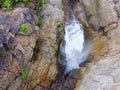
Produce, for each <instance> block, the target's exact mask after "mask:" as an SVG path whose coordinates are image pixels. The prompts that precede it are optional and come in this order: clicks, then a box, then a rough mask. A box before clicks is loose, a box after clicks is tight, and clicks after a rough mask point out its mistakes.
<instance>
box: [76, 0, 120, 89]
mask: <svg viewBox="0 0 120 90" xmlns="http://www.w3.org/2000/svg"><path fill="white" fill-rule="evenodd" d="M79 1H80V3H79V4H78V3H77V5H76V6H77V7H75V9H74V11H75V13H76V15H77V17H78V18H79V19H80V20H81V22H82V23H83V24H84V25H85V29H86V30H87V31H88V32H90V33H91V38H92V43H93V44H92V47H93V48H92V51H91V54H90V58H89V60H90V61H91V62H89V63H88V64H87V65H86V68H83V69H84V74H83V75H82V76H80V78H79V80H78V81H77V84H76V88H75V90H103V89H104V90H119V89H120V78H119V75H120V71H119V70H120V67H119V63H120V60H119V58H120V53H119V52H120V49H119V48H120V40H119V39H118V38H119V37H120V31H119V30H120V21H119V11H120V10H119V9H118V7H119V6H120V1H119V0H97V1H96V0H79ZM80 9H81V10H80ZM82 15H85V16H86V17H85V16H82ZM87 22H88V23H87ZM90 28H91V29H90ZM81 69H82V68H81ZM80 72H81V71H80Z"/></svg>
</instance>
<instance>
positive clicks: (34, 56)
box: [32, 48, 39, 59]
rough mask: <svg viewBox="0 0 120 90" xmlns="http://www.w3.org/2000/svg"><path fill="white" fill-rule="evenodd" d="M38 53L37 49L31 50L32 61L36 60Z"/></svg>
mask: <svg viewBox="0 0 120 90" xmlns="http://www.w3.org/2000/svg"><path fill="white" fill-rule="evenodd" d="M38 53H39V49H38V48H34V49H33V56H32V59H36V58H37V54H38Z"/></svg>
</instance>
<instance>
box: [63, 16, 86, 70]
mask: <svg viewBox="0 0 120 90" xmlns="http://www.w3.org/2000/svg"><path fill="white" fill-rule="evenodd" d="M64 39H65V47H64V48H65V57H66V58H65V61H66V68H65V72H69V71H70V70H73V69H77V68H79V64H81V63H83V61H84V60H83V55H82V50H83V48H84V31H83V26H82V25H81V24H80V23H79V21H78V20H76V18H75V16H74V15H73V19H72V20H70V21H69V22H66V24H65V36H64Z"/></svg>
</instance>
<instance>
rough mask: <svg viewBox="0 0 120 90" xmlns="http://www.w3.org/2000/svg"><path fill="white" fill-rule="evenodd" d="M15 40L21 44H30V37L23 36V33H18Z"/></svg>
mask: <svg viewBox="0 0 120 90" xmlns="http://www.w3.org/2000/svg"><path fill="white" fill-rule="evenodd" d="M15 41H16V42H17V43H20V44H21V45H23V46H24V45H28V44H29V37H27V36H23V35H17V36H16V37H15Z"/></svg>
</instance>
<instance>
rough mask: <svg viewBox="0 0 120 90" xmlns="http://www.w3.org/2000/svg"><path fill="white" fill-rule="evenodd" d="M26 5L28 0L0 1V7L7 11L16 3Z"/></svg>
mask: <svg viewBox="0 0 120 90" xmlns="http://www.w3.org/2000/svg"><path fill="white" fill-rule="evenodd" d="M20 2H22V3H28V2H29V0H0V6H1V7H2V8H7V9H11V8H12V5H13V4H17V3H20Z"/></svg>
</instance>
